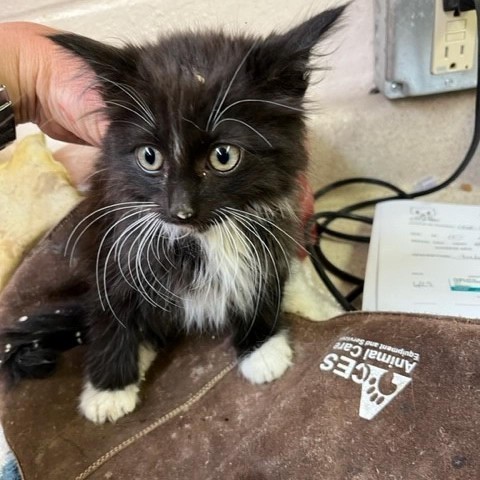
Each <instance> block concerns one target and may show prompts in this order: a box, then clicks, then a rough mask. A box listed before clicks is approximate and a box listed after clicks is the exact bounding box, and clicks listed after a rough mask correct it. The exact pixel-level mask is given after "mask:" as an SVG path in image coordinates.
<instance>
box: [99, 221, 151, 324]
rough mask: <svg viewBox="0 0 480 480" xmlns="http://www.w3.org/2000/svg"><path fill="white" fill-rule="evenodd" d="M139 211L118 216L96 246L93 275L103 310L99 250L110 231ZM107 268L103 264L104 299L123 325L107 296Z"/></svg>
mask: <svg viewBox="0 0 480 480" xmlns="http://www.w3.org/2000/svg"><path fill="white" fill-rule="evenodd" d="M139 213H143V212H133V213H130V214H128V215H126V216H124V217H122V218H120V219H119V220H117V221H116V222H115V223H114V224H113V225H111V226H110V227H109V228H108V229H107V230H106V232H105V233H104V235H103V237H102V240H101V242H100V244H99V246H98V250H97V259H96V262H95V277H96V283H97V291H98V298H99V301H100V305H101V306H102V309H103V310H106V308H105V304H104V303H103V300H102V294H101V289H100V278H99V273H100V271H99V269H100V255H101V251H102V248H103V244H104V243H105V240H106V239H107V237H108V235H109V234H110V232H111V231H113V230H114V229H115V228H116V227H117V225H119V224H120V223H121V222H123V221H125V220H127V219H129V218H130V217H133V216H135V215H138V214H139ZM107 268H108V265H106V264H104V289H105V290H104V293H105V301H106V303H107V305H108V307H109V309H110V311H111V312H112V314H113V316H114V317H115V318H116V319H117V320H118V321H119V322H120V323H121V324H122V325H123V326H125V325H124V324H123V322H122V321H121V320H120V319H119V318H118V316H117V314H116V313H115V311H114V309H113V307H112V305H111V303H110V299H109V298H108V290H107V288H106V280H105V278H106V272H105V270H106V269H107Z"/></svg>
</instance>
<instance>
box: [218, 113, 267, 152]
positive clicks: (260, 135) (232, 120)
mask: <svg viewBox="0 0 480 480" xmlns="http://www.w3.org/2000/svg"><path fill="white" fill-rule="evenodd" d="M223 122H237V123H241V124H242V125H245V127H248V128H249V129H250V130H253V131H254V132H255V133H256V134H257V135H258V136H259V137H260V138H261V139H262V140H263V141H264V142H265V143H266V144H267V145H268V146H269V147H270V148H273V145H272V144H271V143H270V142H269V141H268V139H267V138H266V137H265V136H264V135H262V134H261V133H260V132H259V131H258V130H256V129H255V128H253V127H252V126H251V125H250V124H248V123H247V122H244V121H243V120H238V118H222V120H220V121H219V122H217V123H216V124H215V127H214V128H213V130H212V132H213V131H215V129H216V128H217V127H218V126H219V125H220V124H221V123H223Z"/></svg>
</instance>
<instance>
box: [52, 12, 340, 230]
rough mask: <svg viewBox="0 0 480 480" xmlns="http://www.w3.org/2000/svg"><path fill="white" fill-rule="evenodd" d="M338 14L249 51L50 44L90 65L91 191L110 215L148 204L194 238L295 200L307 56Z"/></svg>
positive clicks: (237, 41)
mask: <svg viewBox="0 0 480 480" xmlns="http://www.w3.org/2000/svg"><path fill="white" fill-rule="evenodd" d="M340 13H341V9H338V11H336V10H332V11H329V12H325V13H324V14H320V15H318V16H317V17H314V18H312V19H311V20H309V21H308V22H305V23H304V24H302V25H301V26H299V27H297V28H296V29H293V30H291V31H290V32H288V33H287V34H285V35H271V36H269V37H267V38H266V39H257V40H255V39H253V38H248V37H237V38H235V37H230V36H228V35H224V34H222V33H208V34H202V35H194V34H184V35H177V36H173V37H170V38H167V39H163V40H160V41H159V42H157V43H155V44H152V45H149V46H145V47H134V46H128V47H126V48H124V49H121V50H120V49H115V48H113V47H107V46H103V45H101V44H98V43H97V42H93V41H91V40H88V39H84V38H81V37H77V36H72V35H60V36H57V37H54V40H55V41H56V42H57V43H59V44H61V45H62V46H64V47H66V48H68V49H69V50H71V51H73V52H75V53H76V54H78V55H80V56H82V57H83V58H84V59H86V60H87V62H89V63H90V65H91V66H92V68H93V69H94V70H95V71H96V73H97V75H98V80H99V84H100V88H101V91H102V95H103V97H104V99H105V103H106V105H107V111H106V113H107V116H108V117H109V119H110V120H111V123H110V128H109V130H108V132H107V134H106V137H105V140H104V148H103V155H102V158H101V161H100V165H99V169H104V171H103V172H102V173H101V174H100V175H98V177H97V178H98V180H97V186H98V190H99V191H104V192H107V194H108V202H109V203H110V204H113V203H121V202H131V201H144V202H153V203H155V205H156V207H155V208H156V209H157V213H159V214H160V215H161V218H162V219H163V220H164V221H165V222H167V223H172V224H182V225H189V226H194V227H197V228H204V227H205V226H208V225H209V224H210V223H211V222H212V221H215V220H220V219H221V218H222V214H223V213H222V212H225V210H224V209H225V208H227V207H233V208H237V209H244V208H246V207H251V206H252V205H262V206H272V205H275V203H277V202H278V201H279V200H280V199H284V198H285V197H289V196H291V195H294V192H295V189H296V184H297V178H298V175H299V172H301V171H303V170H304V169H305V167H306V160H307V158H306V157H307V154H306V151H305V147H304V121H303V114H304V112H303V106H302V102H303V95H304V93H305V90H306V87H307V83H308V72H309V70H308V61H309V57H310V50H311V48H312V47H313V46H314V45H315V43H316V41H317V40H318V38H319V37H320V36H321V34H322V33H323V32H324V31H326V30H328V28H329V27H330V25H331V24H332V23H333V22H334V21H335V19H336V18H337V17H338V15H339V14H340Z"/></svg>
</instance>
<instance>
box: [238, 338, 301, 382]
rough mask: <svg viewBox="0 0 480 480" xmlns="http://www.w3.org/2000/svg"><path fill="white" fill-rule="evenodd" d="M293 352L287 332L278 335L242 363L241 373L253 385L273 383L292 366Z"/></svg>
mask: <svg viewBox="0 0 480 480" xmlns="http://www.w3.org/2000/svg"><path fill="white" fill-rule="evenodd" d="M292 357H293V352H292V348H291V347H290V345H289V343H288V339H287V334H286V333H285V332H280V333H277V335H275V336H273V337H272V338H270V339H269V340H267V341H266V342H265V343H264V344H263V345H262V346H260V347H259V348H257V349H256V350H254V351H253V352H252V353H250V354H249V355H248V356H247V357H245V358H244V359H243V360H242V361H241V362H240V371H241V372H242V374H243V376H244V377H245V378H246V379H247V380H249V381H250V382H252V383H265V382H271V381H272V380H275V379H276V378H279V377H281V376H282V375H283V373H284V372H285V370H286V369H287V368H288V367H289V366H290V365H292Z"/></svg>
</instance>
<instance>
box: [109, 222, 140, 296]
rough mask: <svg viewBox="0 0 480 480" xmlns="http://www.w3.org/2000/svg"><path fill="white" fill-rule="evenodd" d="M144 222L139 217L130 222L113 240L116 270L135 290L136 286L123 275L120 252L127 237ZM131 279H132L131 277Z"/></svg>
mask: <svg viewBox="0 0 480 480" xmlns="http://www.w3.org/2000/svg"><path fill="white" fill-rule="evenodd" d="M144 223H145V218H144V217H141V218H139V219H138V220H136V221H135V222H133V223H132V224H130V225H129V226H128V227H127V228H126V229H125V230H124V231H123V232H122V233H121V234H120V235H119V237H118V238H117V240H115V251H114V259H115V261H116V262H117V266H118V270H119V272H120V275H121V276H122V278H123V279H124V280H125V282H126V283H127V284H128V285H129V286H130V287H131V288H132V289H133V290H137V287H136V286H135V285H134V284H133V283H132V282H131V281H130V280H129V279H128V278H127V276H126V275H125V272H124V271H123V265H122V262H121V258H122V257H121V254H122V250H123V247H124V246H125V244H126V243H127V241H128V239H129V238H130V237H131V236H132V235H133V234H134V233H135V232H136V231H137V230H138V229H139V228H141V227H142V226H143V224H144ZM132 281H133V279H132Z"/></svg>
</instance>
